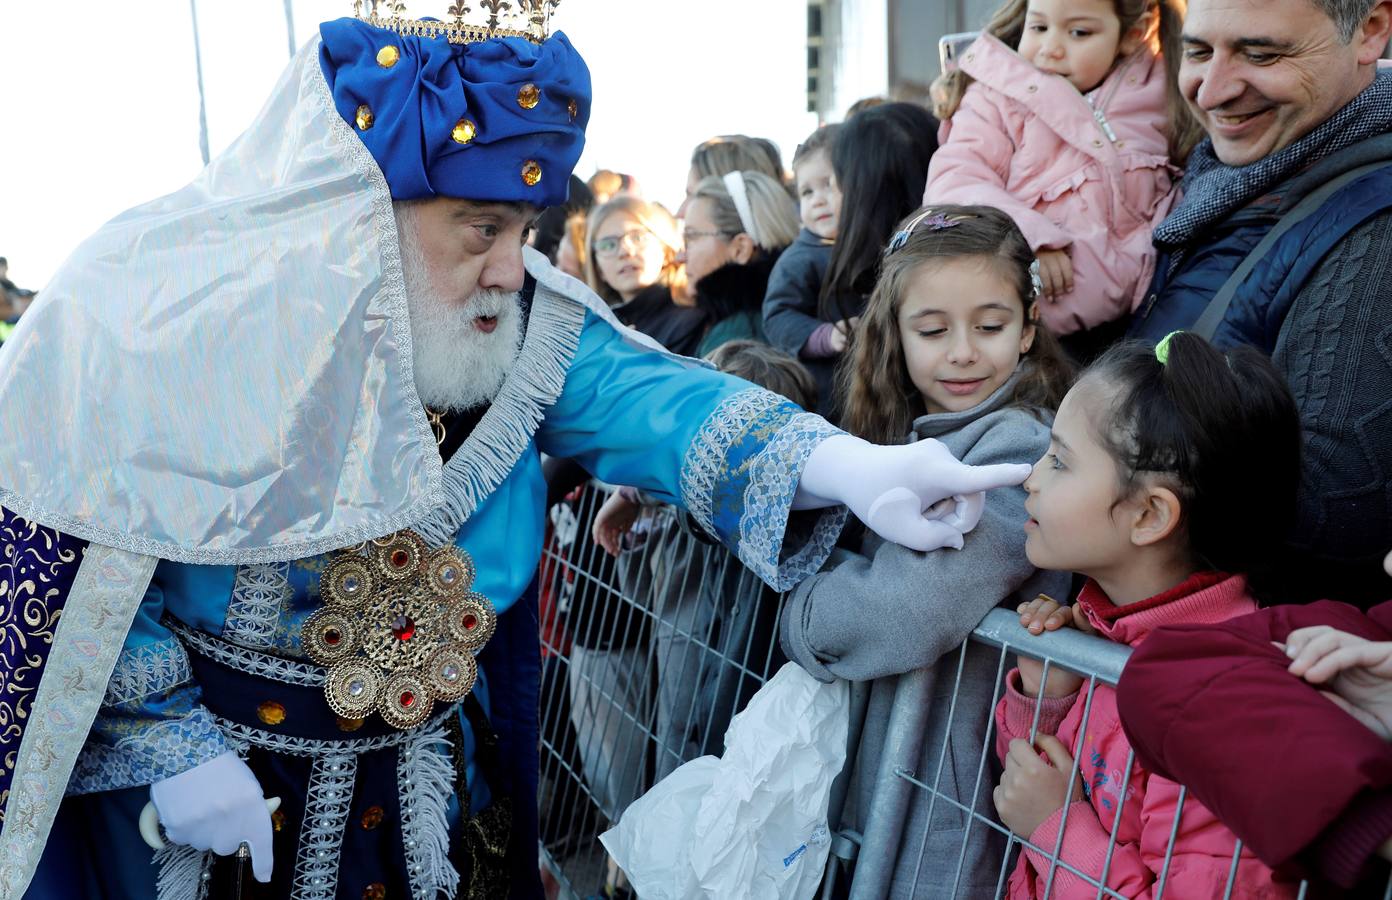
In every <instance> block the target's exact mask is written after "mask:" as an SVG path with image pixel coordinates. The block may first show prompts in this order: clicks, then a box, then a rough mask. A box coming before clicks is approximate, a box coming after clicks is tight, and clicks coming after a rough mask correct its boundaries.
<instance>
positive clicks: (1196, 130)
mask: <svg viewBox="0 0 1392 900" xmlns="http://www.w3.org/2000/svg"><path fill="white" fill-rule="evenodd" d="M1186 6H1187V0H1112V9H1113V11H1114V12H1115V13H1116V17H1117V19H1118V20H1119V21H1120V22H1121V34H1122V35H1123V36H1124V35H1125V34H1126V32H1128V31H1130V30H1131V28H1132V27H1134V26H1135V25H1136V23H1137V22H1140V21H1141V20H1142V19H1144V18H1145V17H1146V16H1148V15H1150V14H1151V13H1152V12H1154V13H1155V16H1156V24H1155V28H1154V33H1153V34H1151V35H1150V36H1149V40H1150V42H1151V50H1152V51H1153V52H1155V53H1158V54H1159V55H1160V56H1161V58H1162V59H1163V60H1164V62H1165V113H1166V120H1167V121H1166V127H1165V135H1166V137H1167V138H1168V139H1169V145H1170V146H1169V154H1170V161H1171V162H1173V163H1175V164H1176V165H1182V164H1183V163H1184V161H1185V160H1186V159H1188V158H1189V151H1190V150H1193V149H1194V145H1195V144H1197V143H1198V142H1199V141H1200V140H1201V139H1202V138H1203V131H1202V129H1201V128H1200V127H1199V123H1198V120H1197V119H1195V118H1194V115H1193V113H1191V112H1190V111H1189V106H1188V104H1186V103H1185V102H1184V95H1183V94H1181V93H1180V92H1179V63H1180V60H1181V58H1182V55H1183V51H1184V47H1183V44H1182V42H1181V39H1180V36H1181V33H1182V31H1183V28H1184V10H1185V7H1186ZM1028 11H1029V0H1006V3H1005V5H1004V6H1002V7H1001V8H1000V9H998V10H996V12H995V15H993V16H992V17H991V21H989V22H987V23H986V28H985V29H984V32H983V33H985V34H989V35H991V36H992V37H995V38H997V39H999V40H1000V42H1001V43H1003V44H1005V45H1007V46H1008V47H1010V49H1012V50H1014V49H1016V48H1017V47H1019V46H1020V38H1022V37H1024V34H1025V15H1026V13H1027V12H1028ZM973 80H974V79H973V78H972V77H971V76H970V75H968V74H967V73H966V72H963V71H962V70H961V69H957V70H954V71H952V72H945V73H943V74H942V75H940V76H939V77H938V79H937V80H936V81H934V82H933V86H932V88H931V90H930V93H931V94H932V97H933V115H935V116H937V117H938V118H939V119H943V120H947V119H950V118H952V116H953V114H954V113H956V112H957V107H958V106H960V105H961V104H962V96H963V95H964V94H965V93H966V92H967V88H968V87H970V86H971V83H972V81H973Z"/></svg>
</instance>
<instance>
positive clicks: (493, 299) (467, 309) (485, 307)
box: [464, 290, 517, 319]
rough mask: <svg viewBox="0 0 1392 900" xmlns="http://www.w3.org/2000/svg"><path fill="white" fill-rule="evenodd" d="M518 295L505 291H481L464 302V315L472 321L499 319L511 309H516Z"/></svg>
mask: <svg viewBox="0 0 1392 900" xmlns="http://www.w3.org/2000/svg"><path fill="white" fill-rule="evenodd" d="M516 303H517V295H516V294H509V293H505V292H503V291H492V290H481V291H477V292H475V293H474V295H473V296H472V297H470V298H469V299H468V300H466V301H465V302H464V315H465V316H467V317H468V318H470V319H477V318H479V317H493V318H497V317H499V316H501V315H503V313H504V312H506V311H507V310H508V309H509V308H510V307H512V308H515V305H516Z"/></svg>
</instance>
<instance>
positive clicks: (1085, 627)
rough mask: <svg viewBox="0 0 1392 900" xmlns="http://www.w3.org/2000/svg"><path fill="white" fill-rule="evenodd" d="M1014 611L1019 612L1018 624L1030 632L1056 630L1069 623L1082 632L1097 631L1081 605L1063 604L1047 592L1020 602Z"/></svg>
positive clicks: (1039, 632)
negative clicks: (1026, 601) (1025, 601)
mask: <svg viewBox="0 0 1392 900" xmlns="http://www.w3.org/2000/svg"><path fill="white" fill-rule="evenodd" d="M1015 611H1016V612H1018V613H1019V614H1020V624H1021V625H1022V626H1024V628H1025V629H1026V630H1027V631H1029V633H1030V634H1042V633H1043V632H1045V631H1057V630H1058V629H1060V628H1062V627H1063V626H1065V625H1071V626H1073V627H1074V628H1076V629H1078V630H1079V631H1081V632H1082V633H1083V634H1096V633H1097V629H1096V628H1093V627H1092V623H1091V622H1089V621H1088V620H1087V616H1086V615H1085V614H1084V613H1083V608H1082V607H1081V606H1078V605H1077V604H1074V605H1073V606H1064V605H1063V604H1062V603H1060V602H1058V601H1057V600H1055V599H1054V598H1053V597H1050V596H1049V595H1048V594H1040V595H1039V596H1038V597H1035V598H1034V599H1033V600H1031V601H1029V602H1028V603H1021V604H1020V605H1019V606H1017V607H1016V608H1015Z"/></svg>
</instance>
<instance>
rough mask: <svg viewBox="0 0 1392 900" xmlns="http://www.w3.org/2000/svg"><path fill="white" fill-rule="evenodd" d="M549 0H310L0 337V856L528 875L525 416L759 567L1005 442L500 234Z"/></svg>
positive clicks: (600, 473)
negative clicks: (651, 306)
mask: <svg viewBox="0 0 1392 900" xmlns="http://www.w3.org/2000/svg"><path fill="white" fill-rule="evenodd" d="M555 3H556V0H530V2H520V3H518V4H516V5H517V6H518V7H520V9H519V10H518V12H520V13H521V14H522V18H521V20H520V21H517V22H511V23H510V22H509V21H508V20H506V19H505V18H503V19H500V17H499V16H498V15H497V14H496V11H495V14H494V15H492V16H490V17H487V18H486V19H485V21H482V22H479V23H471V22H469V21H466V20H465V18H464V17H463V16H462V15H455V13H457V12H459V11H460V9H461V7H463V6H464V4H455V6H454V7H451V10H450V15H452V16H453V18H451V19H450V20H448V21H435V20H411V19H407V18H405V17H404V13H403V12H402V8H401V7H402V4H400V3H390V4H385V5H384V7H386V8H390V12H391V14H390V15H385V14H384V15H378V14H377V12H376V7H377V4H376V3H373V4H372V7H373V11H372V12H370V13H367V14H365V15H358V16H355V17H351V18H345V19H340V20H337V21H332V22H327V23H324V24H323V25H322V26H321V27H320V30H319V33H318V34H317V35H316V36H315V37H314V38H313V39H312V40H311V41H310V42H309V43H308V44H307V45H306V46H305V47H304V48H303V49H302V50H301V51H300V52H299V54H298V55H297V56H296V58H295V59H294V60H293V61H292V62H291V64H290V66H289V67H288V69H287V70H286V72H285V73H284V75H283V76H282V78H281V80H280V82H279V84H278V85H277V87H276V88H275V90H274V92H273V93H272V95H271V96H270V98H269V99H268V101H267V102H266V105H265V107H264V108H263V109H262V111H261V112H260V114H259V115H258V117H257V118H256V120H255V121H254V122H253V124H252V125H251V127H250V128H249V129H248V130H247V132H246V133H245V134H243V135H242V136H241V137H240V138H239V139H238V140H237V141H236V142H235V143H233V145H232V146H231V147H230V148H229V149H228V150H227V151H226V152H225V153H223V154H222V155H220V156H218V157H217V158H216V159H214V160H213V161H212V163H211V164H210V165H209V166H208V167H207V168H206V169H205V170H204V171H203V172H202V173H201V174H200V175H199V177H198V178H197V179H196V180H194V181H193V182H192V183H191V184H189V185H188V186H187V187H185V188H183V189H181V190H179V191H177V192H175V193H173V194H170V195H168V196H166V197H162V198H159V199H157V200H153V201H151V202H149V203H146V204H144V205H142V206H138V207H136V208H134V209H132V210H130V211H128V212H126V213H124V214H123V215H121V216H119V217H117V218H116V219H114V220H112V221H111V222H110V223H108V224H107V225H105V226H104V227H103V228H102V229H101V230H100V231H98V232H97V233H96V234H95V235H93V236H92V237H90V238H89V239H87V240H86V241H85V242H84V243H83V244H82V245H81V246H79V247H78V249H77V250H76V251H75V252H74V253H73V254H72V256H71V257H70V258H69V259H68V261H67V262H66V263H65V264H64V266H63V267H62V269H61V270H60V272H59V274H58V275H57V276H55V278H54V279H53V281H52V282H51V283H50V285H49V286H48V287H47V288H46V289H45V290H44V291H43V292H42V294H40V296H39V300H38V302H37V303H36V304H35V305H34V306H33V307H32V308H31V309H30V310H29V312H28V313H27V314H26V315H25V317H24V318H23V320H22V321H21V324H20V325H19V327H18V329H17V330H16V332H15V333H14V335H13V336H12V337H11V338H10V339H9V340H7V341H6V342H5V344H4V347H3V351H0V434H3V435H5V439H4V441H3V444H2V445H0V507H3V508H0V551H3V552H0V657H3V660H2V661H3V670H0V897H3V898H21V897H31V898H44V900H50V898H60V897H61V898H67V897H84V898H86V897H94V898H122V900H125V898H132V900H134V898H141V900H148V898H150V897H158V898H160V900H171V898H181V900H183V898H202V897H208V896H217V895H220V894H221V895H225V893H223V892H225V891H226V890H227V885H230V884H233V883H234V882H235V881H236V880H237V879H239V878H243V877H245V879H246V881H247V882H248V885H247V887H246V888H245V891H246V893H245V896H265V897H291V898H304V900H311V898H315V900H319V898H323V900H327V898H349V897H351V898H355V900H356V898H359V897H363V898H378V900H381V898H415V900H427V898H437V897H507V896H514V897H536V896H540V885H539V882H538V880H537V876H536V803H535V798H536V776H537V760H536V754H537V733H536V727H537V687H538V685H537V681H538V669H539V652H538V634H537V613H536V595H535V589H532V590H530V591H529V585H530V584H531V583H532V581H533V578H534V575H535V572H536V569H537V564H538V561H539V559H540V556H541V548H542V535H543V527H544V517H545V512H546V510H545V484H544V482H543V479H542V471H541V457H542V454H548V455H551V456H555V457H563V458H569V459H574V460H576V461H577V462H579V463H580V464H581V465H582V466H583V467H584V468H585V469H587V470H588V471H589V472H591V473H593V474H594V475H595V476H597V477H598V478H601V479H603V480H605V481H608V482H612V483H620V484H626V485H634V486H636V487H638V488H640V489H642V490H644V491H648V492H650V493H652V494H655V495H657V496H659V497H662V498H664V499H665V500H667V501H670V502H672V503H675V504H678V505H680V506H682V507H683V508H685V509H686V510H688V511H689V512H690V513H691V514H692V516H693V517H694V518H695V519H696V521H697V522H699V523H700V524H701V526H703V527H704V528H705V529H706V530H708V531H709V532H710V533H711V534H712V535H715V536H717V537H718V538H719V539H720V540H722V541H723V542H724V543H725V544H726V546H728V547H729V548H730V549H731V550H732V551H733V552H735V553H736V554H738V556H739V558H740V559H741V561H743V563H744V564H745V565H746V566H748V567H749V568H750V569H752V570H753V571H755V572H756V573H758V574H759V575H760V576H762V577H763V578H764V579H765V580H766V581H767V582H768V583H769V584H770V585H771V586H773V587H774V588H776V589H780V590H783V589H787V588H788V587H790V586H791V585H793V584H795V583H796V582H797V581H798V580H799V579H800V578H802V577H805V576H806V575H808V574H810V573H812V572H814V571H816V569H817V568H818V567H819V566H820V565H821V564H822V563H823V561H824V560H825V557H826V556H827V555H828V553H829V552H830V550H831V548H832V545H833V543H834V541H835V538H836V536H837V533H838V531H839V529H840V527H841V525H842V523H843V521H844V519H845V516H846V512H847V509H849V510H850V511H851V512H853V513H855V514H856V515H857V516H858V517H860V518H861V519H862V520H863V521H865V522H866V524H867V525H868V526H869V527H870V528H872V529H873V530H875V531H877V532H878V533H879V534H881V535H882V536H883V537H885V538H886V539H888V540H893V541H897V542H899V543H902V544H905V545H907V546H910V547H913V548H915V549H918V550H925V551H926V550H931V549H937V548H941V547H960V546H961V544H962V540H963V533H964V532H966V531H969V530H970V528H971V527H972V526H973V525H974V524H975V523H974V521H973V511H974V510H976V509H979V505H978V504H977V503H976V502H975V501H976V500H977V499H978V498H977V496H976V495H978V494H979V493H980V492H981V491H984V490H988V489H991V488H993V487H996V486H1002V485H1006V484H1015V483H1018V482H1020V481H1022V480H1023V479H1024V478H1025V477H1026V476H1027V475H1028V472H1029V467H1028V466H1025V465H1019V466H998V467H988V468H970V467H967V466H963V465H962V464H960V463H959V462H957V461H956V460H955V459H953V458H952V457H951V455H950V454H948V453H947V451H946V450H945V449H944V448H943V447H942V446H941V445H938V444H936V442H933V441H925V442H921V443H918V444H913V445H907V446H902V447H878V446H874V445H871V444H868V443H866V442H864V441H861V440H859V439H856V438H853V437H851V436H849V435H846V434H844V433H842V432H840V431H839V430H837V429H835V428H833V427H832V426H830V425H829V424H827V423H826V422H825V421H823V420H822V419H820V418H818V417H817V416H815V415H811V414H808V413H806V412H803V411H802V410H801V409H799V408H797V407H796V406H794V405H793V404H792V403H790V402H788V401H787V400H785V399H784V398H782V397H780V396H777V395H775V394H771V393H769V392H767V391H764V390H761V389H758V388H756V387H754V386H753V385H750V384H748V383H747V382H743V381H741V380H739V379H736V378H732V377H728V376H725V375H722V374H719V373H716V372H715V371H713V370H711V369H710V368H708V367H705V366H704V365H702V364H700V363H698V362H695V361H693V360H688V359H684V358H682V357H678V356H674V355H672V354H670V353H667V352H665V351H664V350H663V349H662V348H661V347H658V346H657V345H655V344H653V343H652V342H651V341H649V340H648V339H646V338H644V337H642V336H640V335H637V334H636V333H633V332H631V331H629V330H627V329H626V328H624V327H623V326H621V325H620V324H618V323H617V322H616V321H615V319H614V318H613V316H612V315H611V314H610V313H609V311H608V310H607V308H606V307H605V306H604V304H603V303H602V302H601V301H600V300H598V298H596V297H595V296H594V295H593V294H592V293H591V292H590V291H589V290H588V289H587V288H586V287H585V286H584V285H582V284H580V283H579V282H577V281H575V280H574V279H571V278H569V277H567V276H565V275H563V274H561V273H559V272H558V271H556V270H555V269H553V268H552V267H551V266H550V265H549V264H548V263H547V261H546V260H545V259H544V258H543V257H541V256H540V255H539V254H536V253H535V252H533V251H531V250H530V249H528V248H526V246H525V245H526V241H527V235H528V229H529V227H530V224H531V223H532V221H533V220H534V219H535V217H536V216H537V215H538V213H539V212H540V211H541V210H542V209H544V208H545V207H547V206H551V205H557V204H560V203H563V202H564V201H565V199H566V186H567V182H568V180H569V176H570V174H571V170H572V168H573V167H574V166H575V164H576V161H577V160H578V158H579V156H580V152H581V148H582V146H583V143H584V131H585V125H586V123H587V121H588V119H589V115H590V109H591V99H592V98H591V91H590V78H589V72H588V70H587V68H586V66H585V63H584V61H583V60H582V59H581V57H580V55H579V54H578V53H577V52H576V50H575V49H574V48H573V47H572V46H571V44H570V42H569V41H568V40H567V39H566V37H565V35H564V34H561V33H555V34H550V35H548V34H547V30H548V14H549V11H550V8H551V7H553V6H554V5H555ZM497 5H498V4H488V3H485V4H484V6H485V7H488V6H497ZM847 602H848V603H854V602H855V598H847Z"/></svg>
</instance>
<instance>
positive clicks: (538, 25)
mask: <svg viewBox="0 0 1392 900" xmlns="http://www.w3.org/2000/svg"><path fill="white" fill-rule="evenodd" d="M363 5H364V3H363V0H353V15H354V16H355V17H356V18H358V19H361V20H362V21H364V22H366V23H368V24H369V25H373V26H375V27H377V28H386V29H390V30H391V31H395V32H396V33H397V34H402V35H406V36H409V37H424V38H437V37H443V38H445V39H446V40H448V41H449V42H450V43H451V44H473V43H477V42H479V41H487V40H490V39H492V38H498V37H518V38H526V39H527V40H529V41H531V42H533V43H535V44H540V43H541V42H542V41H544V40H546V38H547V36H548V35H549V34H550V28H551V13H553V12H555V10H556V7H558V6H560V5H561V0H455V2H453V3H451V4H450V6H449V9H447V10H446V11H445V15H446V16H448V17H449V19H448V21H443V22H441V21H436V20H434V19H411V18H408V17H407V16H406V3H405V0H367V4H366V5H367V6H368V11H367V14H366V15H363ZM384 12H385V14H383V13H384Z"/></svg>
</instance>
